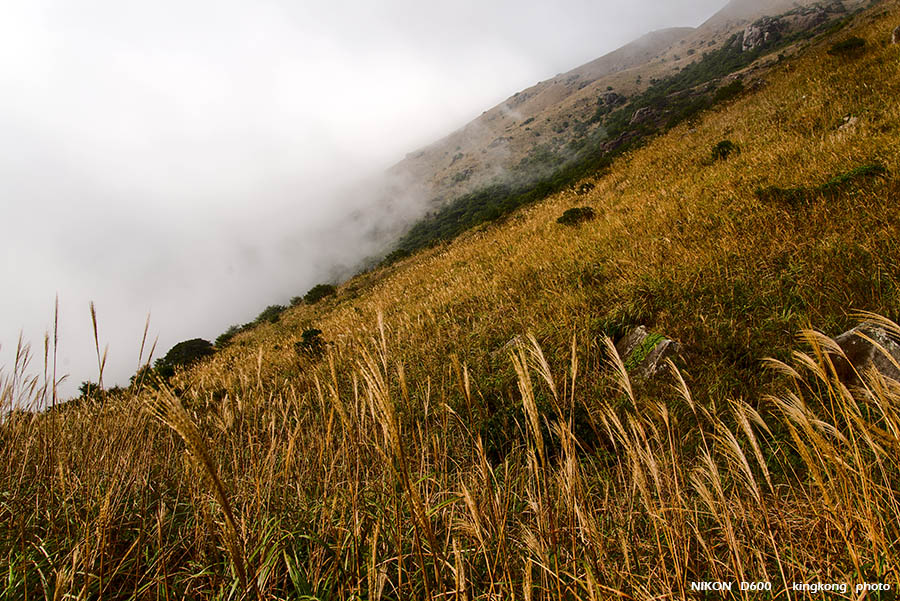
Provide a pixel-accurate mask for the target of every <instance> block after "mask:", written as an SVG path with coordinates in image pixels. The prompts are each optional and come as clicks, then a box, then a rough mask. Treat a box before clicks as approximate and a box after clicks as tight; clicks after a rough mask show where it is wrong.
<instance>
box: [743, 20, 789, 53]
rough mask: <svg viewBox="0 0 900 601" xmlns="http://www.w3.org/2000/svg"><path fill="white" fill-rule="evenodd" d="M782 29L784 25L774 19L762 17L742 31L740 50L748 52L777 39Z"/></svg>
mask: <svg viewBox="0 0 900 601" xmlns="http://www.w3.org/2000/svg"><path fill="white" fill-rule="evenodd" d="M783 29H784V23H783V22H782V21H781V20H780V19H778V18H775V17H763V18H762V19H760V20H758V21H756V22H754V23H753V24H752V25H749V26H748V27H747V28H746V29H745V30H744V40H743V43H742V44H741V50H742V51H744V52H749V51H751V50H756V49H757V48H759V47H760V46H762V45H764V44H766V43H767V42H769V40H774V39H776V38H778V37H779V36H780V35H781V33H782V31H783Z"/></svg>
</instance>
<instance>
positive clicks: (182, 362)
mask: <svg viewBox="0 0 900 601" xmlns="http://www.w3.org/2000/svg"><path fill="white" fill-rule="evenodd" d="M215 352H216V349H215V348H214V347H213V345H212V343H211V342H209V341H208V340H203V339H202V338H193V339H191V340H185V341H183V342H179V343H178V344H176V345H175V346H173V347H172V348H171V349H169V352H168V353H166V356H165V357H162V358H160V359H157V360H156V362H155V363H154V364H153V368H154V370H155V372H156V374H157V375H158V376H159V377H160V378H162V379H164V380H168V379H169V378H171V377H172V376H174V375H175V368H176V367H187V366H189V365H193V364H194V363H196V362H197V361H200V360H201V359H203V358H205V357H210V356H212V355H214V354H215Z"/></svg>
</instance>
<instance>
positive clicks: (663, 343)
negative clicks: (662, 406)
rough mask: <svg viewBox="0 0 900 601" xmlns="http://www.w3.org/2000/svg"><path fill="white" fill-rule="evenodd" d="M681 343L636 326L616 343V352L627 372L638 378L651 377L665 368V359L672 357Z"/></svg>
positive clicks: (677, 351) (645, 378)
mask: <svg viewBox="0 0 900 601" xmlns="http://www.w3.org/2000/svg"><path fill="white" fill-rule="evenodd" d="M680 351H681V345H680V344H678V343H677V342H675V341H674V340H670V339H669V338H666V337H665V336H663V335H662V334H655V333H652V332H649V331H647V328H646V327H644V326H638V327H636V328H635V329H633V330H632V331H631V332H629V333H628V335H627V336H625V337H624V338H622V339H621V340H620V341H619V342H618V343H617V344H616V352H618V353H619V357H621V358H622V361H623V363H624V364H625V369H626V370H628V372H629V374H630V375H631V376H632V377H634V378H637V379H640V380H648V379H651V378H653V377H655V376H657V375H659V374H660V373H662V371H663V370H664V369H665V367H666V361H667V360H668V359H674V358H675V357H677V356H678V353H679V352H680Z"/></svg>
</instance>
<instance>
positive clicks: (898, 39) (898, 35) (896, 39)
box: [891, 25, 900, 45]
mask: <svg viewBox="0 0 900 601" xmlns="http://www.w3.org/2000/svg"><path fill="white" fill-rule="evenodd" d="M891 44H894V45H897V44H900V25H898V26H897V28H896V29H895V30H894V33H892V34H891Z"/></svg>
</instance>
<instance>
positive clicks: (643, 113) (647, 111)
mask: <svg viewBox="0 0 900 601" xmlns="http://www.w3.org/2000/svg"><path fill="white" fill-rule="evenodd" d="M654 117H656V111H654V110H653V109H652V108H650V107H649V106H647V107H644V108H642V109H638V110H636V111H635V112H634V115H633V116H632V117H631V122H630V125H640V124H641V123H646V122H647V121H651V120H653V118H654Z"/></svg>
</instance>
